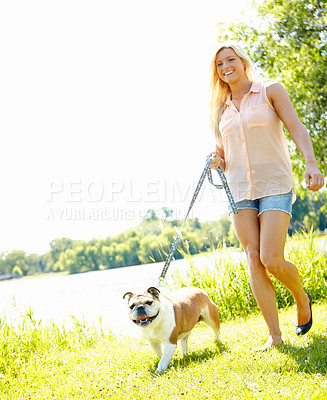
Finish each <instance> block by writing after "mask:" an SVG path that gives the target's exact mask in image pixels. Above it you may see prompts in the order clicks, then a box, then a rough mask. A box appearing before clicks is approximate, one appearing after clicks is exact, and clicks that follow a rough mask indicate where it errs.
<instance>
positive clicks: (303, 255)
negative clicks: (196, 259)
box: [0, 234, 327, 400]
mask: <svg viewBox="0 0 327 400" xmlns="http://www.w3.org/2000/svg"><path fill="white" fill-rule="evenodd" d="M313 239H314V238H313V236H312V234H303V235H300V236H295V237H294V238H292V240H289V241H288V246H287V251H286V252H287V258H288V259H290V260H291V261H293V262H294V263H295V264H296V265H297V266H298V268H299V271H300V274H301V278H302V281H303V284H304V287H305V289H306V290H307V291H308V292H309V293H310V294H311V295H312V298H313V321H314V323H313V328H312V329H311V330H310V332H309V333H308V334H307V335H305V336H304V337H297V336H296V335H295V333H294V322H295V316H296V310H295V306H294V305H293V299H292V297H291V296H290V294H289V293H288V292H287V291H286V289H285V288H284V287H282V286H281V285H280V284H279V283H278V282H276V281H274V284H275V287H276V294H277V300H278V306H279V309H280V325H281V329H282V331H283V339H284V344H283V345H281V346H280V347H278V348H274V349H272V350H269V351H267V352H264V353H259V352H255V351H254V349H255V348H257V347H259V346H261V345H262V344H264V342H265V341H266V339H267V336H268V332H267V328H266V326H265V324H264V322H263V318H262V317H261V315H258V310H257V306H256V304H255V302H254V299H253V296H252V293H251V290H250V288H249V283H248V276H247V265H246V263H245V261H244V260H242V259H240V260H238V261H235V258H234V259H233V258H230V257H228V256H227V258H226V257H224V258H223V264H222V261H219V260H218V261H217V263H216V265H215V267H214V268H213V269H210V270H206V269H204V270H203V269H201V270H197V269H196V268H195V267H194V265H193V266H192V268H191V269H190V271H189V272H188V273H187V275H186V276H184V277H183V280H181V278H180V277H178V276H177V277H176V282H175V283H176V286H181V285H194V286H198V287H201V288H203V289H204V290H205V291H207V292H208V293H209V295H210V296H211V297H212V298H213V299H214V301H215V302H216V303H217V304H218V308H219V310H220V315H221V320H222V325H221V337H222V343H221V344H219V345H216V344H215V343H214V342H213V340H212V337H211V330H210V328H208V327H206V326H205V325H203V324H199V325H198V326H197V327H196V328H195V330H194V332H193V334H192V336H191V338H190V354H189V355H188V356H186V357H182V356H181V352H180V350H178V351H176V352H175V355H174V357H173V359H172V361H171V363H170V366H169V369H168V371H167V372H166V373H165V374H162V375H155V374H154V371H155V369H156V367H157V364H158V359H157V358H156V357H155V355H154V353H153V351H152V350H151V349H150V347H149V345H148V344H147V343H146V342H143V341H139V340H135V339H131V338H123V337H121V336H115V335H113V334H112V333H110V332H104V331H102V330H100V331H99V330H96V329H95V328H94V327H92V326H90V325H88V324H87V323H85V322H83V321H78V320H76V319H75V320H74V326H73V327H72V328H69V329H68V328H66V327H64V326H62V327H59V326H57V325H55V324H54V323H53V324H48V325H46V326H44V325H42V324H41V323H40V322H38V321H36V320H35V318H34V316H33V312H32V310H29V312H28V313H27V314H26V315H23V316H22V318H21V320H20V321H19V322H18V323H17V324H15V325H11V324H10V323H8V322H7V321H6V320H0V400H2V399H3V400H7V399H8V400H9V399H19V400H25V399H33V400H34V399H49V400H50V399H60V400H61V399H83V400H84V399H86V400H88V399H122V400H123V399H124V400H125V399H126V400H127V399H130V400H132V399H180V398H185V399H256V398H260V399H275V398H280V399H310V400H311V399H326V398H327V285H326V282H327V260H326V254H325V253H324V251H322V250H321V248H320V247H319V246H316V245H315V241H314V240H313ZM190 262H191V261H190Z"/></svg>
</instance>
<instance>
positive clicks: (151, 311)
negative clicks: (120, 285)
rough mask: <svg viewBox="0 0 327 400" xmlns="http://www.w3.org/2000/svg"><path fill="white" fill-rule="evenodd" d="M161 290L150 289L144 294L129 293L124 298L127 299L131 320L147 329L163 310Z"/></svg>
mask: <svg viewBox="0 0 327 400" xmlns="http://www.w3.org/2000/svg"><path fill="white" fill-rule="evenodd" d="M159 293H160V291H159V289H156V288H154V287H150V288H149V289H148V290H147V291H146V292H144V293H142V294H134V293H132V292H127V293H125V294H124V296H123V298H124V299H125V298H127V304H128V307H129V313H128V315H129V318H130V319H131V320H132V321H133V322H134V323H135V324H136V325H138V326H141V327H146V326H148V325H150V324H152V322H153V321H154V320H155V319H156V318H157V317H158V315H159V313H160V309H161V305H160V300H159Z"/></svg>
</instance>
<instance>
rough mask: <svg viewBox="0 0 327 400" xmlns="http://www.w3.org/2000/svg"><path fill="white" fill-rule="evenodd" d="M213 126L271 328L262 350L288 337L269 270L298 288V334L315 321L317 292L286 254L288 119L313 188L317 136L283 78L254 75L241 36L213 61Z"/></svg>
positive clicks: (218, 161)
mask: <svg viewBox="0 0 327 400" xmlns="http://www.w3.org/2000/svg"><path fill="white" fill-rule="evenodd" d="M210 72H211V79H210V84H211V86H210V88H211V115H210V119H211V127H212V129H213V131H214V133H215V138H216V143H217V147H216V152H215V153H214V158H213V160H212V162H211V165H210V167H211V168H213V169H217V168H218V167H219V166H220V167H221V168H222V169H223V170H224V171H225V173H226V177H227V180H228V182H229V185H230V189H231V192H232V194H233V197H234V200H235V202H236V205H237V208H238V214H236V215H232V217H231V218H232V223H233V228H234V230H235V233H236V235H237V237H238V239H239V241H240V242H241V244H242V246H243V248H244V250H245V253H246V257H247V261H248V264H249V277H250V285H251V289H252V291H253V294H254V297H255V299H256V301H257V303H258V305H259V307H260V310H261V312H262V314H263V317H264V319H265V321H266V324H267V326H268V329H269V338H268V340H267V342H266V343H265V344H264V346H263V347H261V348H260V350H266V349H267V348H270V347H273V346H276V345H279V344H281V343H282V333H281V331H280V328H279V321H278V313H277V306H276V295H275V290H274V287H273V284H272V282H271V279H270V275H269V273H271V274H272V275H274V276H275V277H276V278H277V279H278V280H279V281H280V282H281V283H282V284H283V285H285V286H286V287H287V288H288V290H289V291H290V292H291V293H292V295H293V296H294V299H295V301H296V305H297V324H296V327H295V330H296V333H297V334H298V335H302V334H305V333H306V332H307V331H308V330H309V329H310V328H311V325H312V313H311V297H310V295H308V294H307V293H306V292H305V291H304V290H303V287H302V284H301V281H300V277H299V273H298V270H297V268H296V267H295V266H294V265H293V264H292V263H290V262H289V261H286V260H285V259H284V246H285V242H286V237H287V231H288V227H289V222H290V218H291V210H292V203H293V202H294V201H295V195H294V191H293V188H294V182H293V177H292V170H291V162H290V157H289V153H288V149H287V143H286V139H285V135H284V133H283V130H282V122H283V123H284V125H285V126H286V128H287V130H288V132H289V134H290V136H291V138H292V140H293V141H294V142H295V144H296V146H297V148H298V149H299V151H300V152H301V154H302V156H303V158H304V160H305V164H306V168H305V181H306V185H307V188H308V189H309V190H312V191H317V190H319V189H320V188H321V187H322V186H323V185H324V177H323V175H322V174H321V172H320V171H319V169H318V166H317V162H316V159H315V156H314V152H313V147H312V143H311V140H310V137H309V135H308V133H307V131H306V128H305V127H304V125H303V124H302V123H301V122H300V120H299V118H298V116H297V114H296V112H295V110H294V108H293V105H292V103H291V101H290V98H289V96H288V94H287V92H286V90H285V89H284V87H283V86H282V85H280V84H279V83H272V84H269V85H264V84H263V83H261V82H258V81H256V78H255V71H254V67H253V64H252V61H251V59H250V58H249V57H248V55H247V54H246V53H245V52H244V50H243V49H242V48H241V47H240V46H239V45H237V44H236V43H229V44H224V45H222V46H220V47H219V49H218V51H217V53H216V54H215V57H214V59H213V61H212V63H211V67H210Z"/></svg>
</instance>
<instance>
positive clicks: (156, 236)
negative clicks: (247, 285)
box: [0, 194, 327, 276]
mask: <svg viewBox="0 0 327 400" xmlns="http://www.w3.org/2000/svg"><path fill="white" fill-rule="evenodd" d="M324 207H325V200H324V196H323V194H320V195H319V196H318V198H315V196H314V195H312V194H307V195H306V196H305V197H304V198H303V199H301V198H298V199H297V201H296V203H295V204H294V207H293V218H292V220H291V225H290V229H289V234H292V233H294V232H295V231H297V230H301V229H311V227H312V228H313V229H314V230H315V231H324V230H327V213H326V210H325V208H324ZM171 215H172V212H171V210H168V209H162V210H159V211H155V210H149V211H148V213H147V214H146V216H145V219H144V220H143V221H142V223H141V224H139V225H138V226H137V227H135V228H131V229H129V230H127V231H125V232H122V233H120V234H119V235H116V236H114V237H107V238H100V239H93V240H90V241H84V240H72V239H69V238H58V239H55V240H53V241H52V242H51V243H50V250H49V251H48V252H47V253H45V254H43V255H38V254H26V253H25V252H24V251H23V250H12V251H5V252H2V253H1V254H0V275H13V276H26V275H33V274H39V273H49V272H62V271H66V272H68V273H70V274H73V273H80V272H86V271H99V270H103V269H110V268H119V267H126V266H131V265H138V264H146V263H152V262H159V261H165V259H166V256H167V254H168V252H169V250H170V247H171V244H172V243H173V241H174V240H175V237H176V236H177V233H178V231H179V229H180V226H181V223H182V221H180V220H173V219H172V218H171ZM222 243H224V244H225V245H226V246H238V245H239V243H238V240H237V238H236V236H235V234H234V231H233V228H232V226H231V221H230V219H229V218H228V216H227V215H224V216H223V217H222V218H221V219H220V220H218V221H211V222H200V221H199V220H198V219H197V218H192V219H189V220H188V221H187V223H186V224H185V227H184V229H183V233H182V238H181V239H180V242H179V246H178V248H177V250H176V252H175V259H179V258H182V256H183V254H185V253H188V254H191V255H194V254H199V253H204V252H207V251H209V250H212V249H215V248H217V246H220V245H221V244H222Z"/></svg>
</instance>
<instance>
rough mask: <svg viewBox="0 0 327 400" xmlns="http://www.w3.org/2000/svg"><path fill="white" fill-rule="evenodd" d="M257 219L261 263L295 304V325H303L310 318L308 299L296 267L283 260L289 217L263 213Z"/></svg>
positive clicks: (268, 212) (282, 214) (280, 212)
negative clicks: (286, 290) (289, 293)
mask: <svg viewBox="0 0 327 400" xmlns="http://www.w3.org/2000/svg"><path fill="white" fill-rule="evenodd" d="M259 218H260V258H261V262H262V263H263V265H264V266H265V267H266V268H267V270H268V271H269V272H270V273H271V274H273V275H274V276H275V278H276V279H278V280H279V281H280V282H281V283H282V284H283V285H284V286H285V287H287V289H288V290H289V291H290V292H291V293H292V295H293V296H294V299H295V301H296V304H297V324H298V325H304V324H306V323H307V322H308V321H309V320H310V316H311V312H310V306H309V298H308V296H307V295H306V293H305V292H304V290H303V287H302V283H301V280H300V276H299V272H298V270H297V268H296V266H295V265H294V264H292V263H291V262H289V261H286V260H285V259H284V247H285V242H286V236H287V230H288V226H289V221H290V216H289V215H288V214H287V213H284V212H283V211H265V212H263V213H262V214H261V215H260V217H259Z"/></svg>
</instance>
